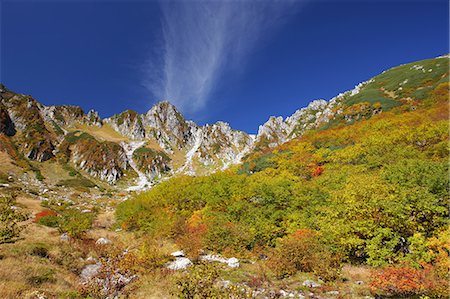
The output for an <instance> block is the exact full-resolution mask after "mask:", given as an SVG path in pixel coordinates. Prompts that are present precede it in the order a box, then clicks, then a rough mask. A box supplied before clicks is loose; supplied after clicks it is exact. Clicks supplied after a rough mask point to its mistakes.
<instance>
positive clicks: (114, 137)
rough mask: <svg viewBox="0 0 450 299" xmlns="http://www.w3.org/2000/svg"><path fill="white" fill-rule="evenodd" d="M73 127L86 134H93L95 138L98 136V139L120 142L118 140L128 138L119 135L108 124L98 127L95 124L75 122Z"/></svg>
mask: <svg viewBox="0 0 450 299" xmlns="http://www.w3.org/2000/svg"><path fill="white" fill-rule="evenodd" d="M75 129H77V130H81V131H83V132H86V133H88V134H91V135H92V136H94V137H95V138H98V139H100V140H105V141H113V142H120V141H127V140H128V138H127V137H125V136H122V135H120V134H119V133H118V132H116V131H115V130H114V129H113V128H111V126H109V125H108V124H103V126H102V127H100V128H99V127H97V126H88V125H84V124H77V125H76V126H75Z"/></svg>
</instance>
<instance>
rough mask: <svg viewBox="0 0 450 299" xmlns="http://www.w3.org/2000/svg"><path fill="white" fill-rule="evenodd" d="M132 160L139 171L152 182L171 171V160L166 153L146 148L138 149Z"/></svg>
mask: <svg viewBox="0 0 450 299" xmlns="http://www.w3.org/2000/svg"><path fill="white" fill-rule="evenodd" d="M132 159H133V160H134V161H135V163H136V166H137V167H138V169H139V171H141V172H143V173H144V174H145V175H146V176H147V177H148V178H149V179H150V180H154V179H155V178H160V177H161V176H162V175H163V174H165V173H167V172H169V171H170V170H171V167H170V160H171V159H170V158H169V156H168V155H167V154H166V153H164V152H162V151H157V150H154V149H150V148H147V147H145V146H143V147H140V148H138V149H136V150H135V151H134V152H133V156H132Z"/></svg>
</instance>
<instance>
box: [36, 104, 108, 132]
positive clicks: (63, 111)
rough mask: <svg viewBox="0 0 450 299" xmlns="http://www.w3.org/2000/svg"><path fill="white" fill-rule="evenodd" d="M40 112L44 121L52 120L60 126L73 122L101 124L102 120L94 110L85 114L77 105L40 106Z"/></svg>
mask: <svg viewBox="0 0 450 299" xmlns="http://www.w3.org/2000/svg"><path fill="white" fill-rule="evenodd" d="M41 114H42V116H43V118H44V119H45V121H47V122H54V123H56V124H57V125H58V126H60V127H66V126H68V127H72V126H74V125H75V124H86V125H91V126H97V127H101V126H102V121H101V119H100V117H99V115H98V113H97V112H96V111H95V110H90V111H89V113H88V114H85V113H84V111H83V109H82V108H81V107H79V106H69V105H64V106H48V107H47V106H43V105H42V106H41Z"/></svg>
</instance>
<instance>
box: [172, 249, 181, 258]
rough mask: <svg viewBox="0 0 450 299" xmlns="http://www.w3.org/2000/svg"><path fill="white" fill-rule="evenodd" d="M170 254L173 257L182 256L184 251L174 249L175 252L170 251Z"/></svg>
mask: <svg viewBox="0 0 450 299" xmlns="http://www.w3.org/2000/svg"><path fill="white" fill-rule="evenodd" d="M170 255H171V256H174V257H184V252H183V251H181V250H180V251H175V252H172V253H171V254H170Z"/></svg>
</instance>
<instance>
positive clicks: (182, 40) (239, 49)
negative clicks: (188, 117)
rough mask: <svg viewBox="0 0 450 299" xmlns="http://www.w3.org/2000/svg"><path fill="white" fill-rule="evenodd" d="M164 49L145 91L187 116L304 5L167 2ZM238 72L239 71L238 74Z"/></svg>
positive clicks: (154, 59) (152, 62)
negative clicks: (180, 110)
mask: <svg viewBox="0 0 450 299" xmlns="http://www.w3.org/2000/svg"><path fill="white" fill-rule="evenodd" d="M160 4H161V12H162V14H161V15H162V17H161V25H162V46H161V49H159V51H156V53H152V55H151V57H150V58H149V61H148V63H147V64H146V71H145V72H146V75H145V80H144V85H145V86H146V87H147V88H148V89H149V90H150V92H151V93H152V95H153V96H154V97H156V98H158V99H167V100H170V101H171V102H172V103H173V104H175V105H176V106H177V107H179V108H180V109H182V110H183V111H185V112H190V113H193V112H196V111H199V110H200V109H201V108H203V107H204V106H205V105H206V103H207V101H208V100H209V96H210V95H211V92H212V91H213V89H214V88H215V87H216V86H217V84H218V82H219V81H220V79H221V76H222V75H223V74H224V72H226V71H233V69H234V70H237V69H238V68H239V67H242V65H243V64H245V63H244V62H245V60H246V58H248V55H249V54H250V53H251V50H252V49H253V48H254V47H255V45H257V44H259V43H260V41H261V40H263V39H265V38H267V37H268V35H269V34H270V33H271V32H273V29H275V28H277V27H279V25H281V24H283V22H284V21H286V19H288V18H289V16H291V15H292V13H293V11H294V10H295V8H296V7H298V4H299V2H298V1H290V0H283V1H275V0H264V1H255V0H241V1H229V0H217V1H211V0H210V1H183V0H179V1H161V2H160ZM237 67H238V68H237Z"/></svg>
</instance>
